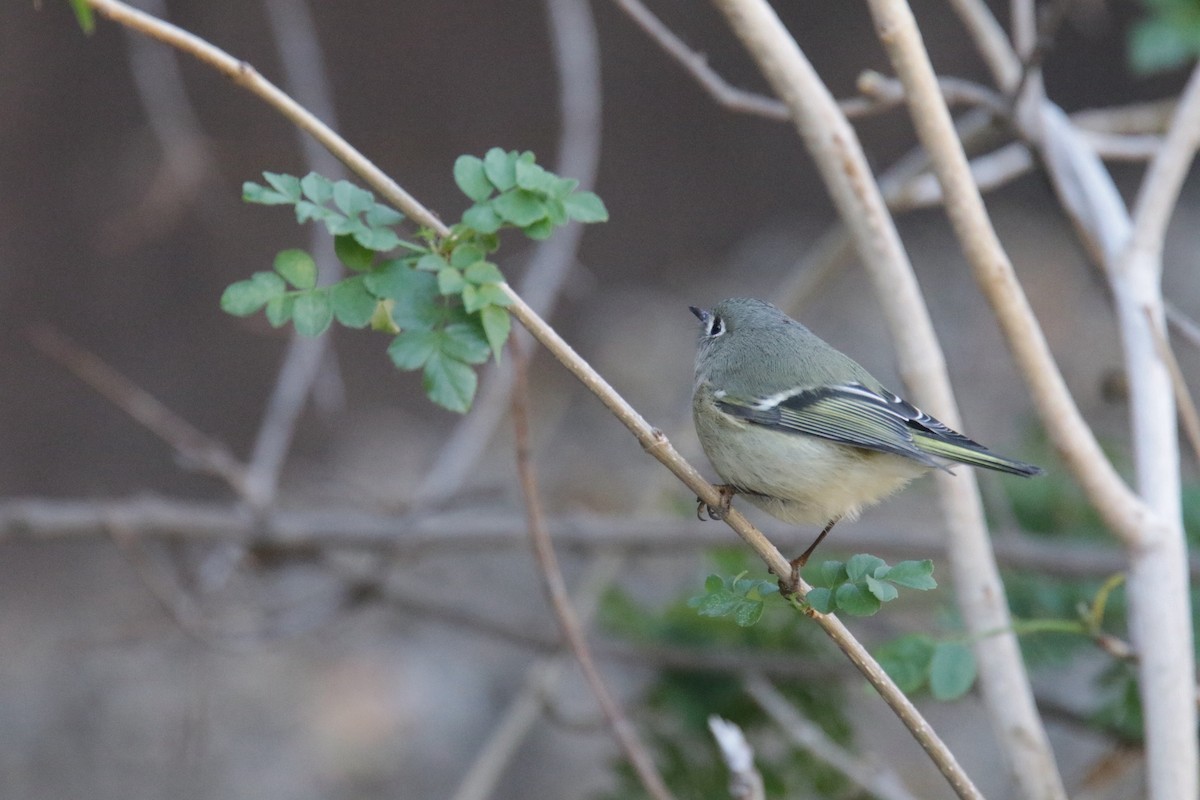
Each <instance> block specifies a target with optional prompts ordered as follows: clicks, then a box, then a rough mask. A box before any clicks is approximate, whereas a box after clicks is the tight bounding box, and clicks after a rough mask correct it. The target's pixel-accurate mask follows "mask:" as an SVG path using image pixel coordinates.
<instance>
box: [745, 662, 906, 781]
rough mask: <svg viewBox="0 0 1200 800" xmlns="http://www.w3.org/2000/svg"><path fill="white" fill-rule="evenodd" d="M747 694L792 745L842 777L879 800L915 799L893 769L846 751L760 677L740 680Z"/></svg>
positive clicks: (747, 677) (749, 676)
mask: <svg viewBox="0 0 1200 800" xmlns="http://www.w3.org/2000/svg"><path fill="white" fill-rule="evenodd" d="M743 687H744V688H745V690H746V693H747V694H749V695H750V697H751V698H752V699H753V700H754V702H755V703H757V704H758V707H759V708H761V709H762V710H763V711H764V712H766V714H767V716H769V717H770V718H771V719H772V720H774V722H775V724H776V725H778V726H779V727H780V728H782V729H783V731H784V733H785V734H787V737H788V738H789V739H791V740H792V744H794V745H796V746H797V747H799V748H801V749H802V750H805V751H807V752H809V753H811V754H812V755H813V756H815V757H816V758H818V759H819V760H821V761H824V762H825V763H826V764H828V765H829V766H831V767H833V768H834V769H836V770H837V771H838V772H840V773H842V774H843V775H845V776H846V777H847V778H849V779H850V781H851V782H853V783H854V784H855V785H856V786H858V787H860V788H861V789H863V790H864V791H866V792H869V793H870V794H871V795H873V796H874V797H877V798H879V800H915V797H914V796H913V794H912V793H911V792H909V791H908V789H907V788H905V786H904V783H903V781H901V780H900V776H898V775H896V773H894V772H893V771H892V770H890V769H887V768H886V767H884V766H882V765H880V764H877V763H874V762H873V761H871V760H868V759H864V758H862V757H860V756H857V755H855V754H854V753H851V752H849V751H847V750H846V749H845V748H843V747H842V746H841V745H839V744H838V743H837V742H835V741H833V740H832V739H831V738H829V735H828V734H826V733H825V731H824V730H822V729H821V726H819V725H817V724H816V723H814V722H812V721H811V720H809V719H807V718H805V717H804V715H802V714H801V713H800V710H799V709H797V708H796V706H795V705H794V704H792V703H791V702H789V701H788V699H787V698H786V697H784V695H783V693H782V692H780V691H779V690H778V689H776V688H775V686H774V685H773V684H772V683H771V682H770V681H769V680H767V679H766V678H765V677H763V676H762V675H761V674H757V673H752V674H750V675H747V676H746V678H745V680H744V681H743Z"/></svg>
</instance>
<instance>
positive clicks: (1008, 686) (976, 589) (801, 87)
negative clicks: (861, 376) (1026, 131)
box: [716, 0, 1065, 798]
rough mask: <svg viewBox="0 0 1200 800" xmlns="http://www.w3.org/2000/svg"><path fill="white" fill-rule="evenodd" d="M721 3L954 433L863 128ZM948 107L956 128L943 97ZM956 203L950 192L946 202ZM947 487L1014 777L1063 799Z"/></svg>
mask: <svg viewBox="0 0 1200 800" xmlns="http://www.w3.org/2000/svg"><path fill="white" fill-rule="evenodd" d="M716 4H717V6H718V8H719V9H720V10H721V11H722V12H724V14H725V15H726V17H727V18H728V20H729V22H730V25H731V27H732V28H733V29H734V31H735V32H736V33H737V35H738V37H739V38H740V39H741V40H742V42H743V44H744V45H745V46H746V48H747V49H748V50H749V51H750V53H751V54H752V55H753V56H754V58H755V59H756V60H757V61H758V64H759V67H760V69H761V70H762V72H763V74H764V75H765V76H766V78H767V80H768V81H769V82H770V84H771V86H772V88H773V89H774V90H775V93H776V94H777V95H778V96H779V97H780V99H782V100H783V101H784V103H786V104H787V105H788V107H789V109H791V112H792V118H793V120H794V123H795V125H796V127H797V129H798V131H799V132H800V134H801V136H802V138H803V139H804V142H805V144H806V146H807V147H808V149H809V151H810V152H811V153H812V156H813V159H814V161H815V162H816V165H817V167H818V169H820V171H821V174H822V177H823V178H824V180H825V184H826V187H827V188H828V190H829V191H830V193H831V195H832V196H833V200H834V203H835V204H836V205H837V207H838V211H839V213H840V216H841V217H842V219H843V220H844V221H845V222H846V224H847V226H848V227H849V229H850V231H851V233H852V235H853V236H854V240H855V244H856V246H857V247H858V251H859V254H860V256H861V257H862V259H863V262H864V264H865V265H866V267H867V270H868V273H869V274H870V276H871V278H872V280H873V282H874V284H875V294H876V296H877V298H878V299H879V301H880V303H881V305H882V307H883V310H884V315H885V317H886V318H887V321H888V325H889V329H890V331H891V333H892V336H893V339H894V341H895V345H896V351H897V356H898V358H899V362H900V367H901V371H902V372H903V374H904V377H905V380H906V382H907V384H908V386H909V391H910V393H911V394H912V395H913V398H914V399H915V400H916V401H917V402H918V404H919V405H921V406H922V407H924V408H926V409H927V410H929V411H930V412H931V413H933V414H935V415H936V416H938V417H940V418H941V419H943V420H945V421H946V422H947V424H948V425H950V426H951V427H959V414H958V409H957V405H956V403H955V401H954V396H953V394H952V391H951V388H950V382H949V377H948V376H947V374H946V368H945V361H944V359H943V356H942V352H941V348H940V346H939V344H938V342H937V338H936V336H935V334H934V332H933V326H932V323H931V322H930V319H929V313H928V309H926V307H925V304H924V300H923V298H922V297H921V293H920V289H919V287H918V286H917V281H916V278H915V275H914V273H913V270H912V265H911V264H910V263H909V261H908V257H907V254H906V253H905V252H904V249H903V245H902V244H901V243H900V237H899V234H898V233H897V232H896V228H895V224H894V223H893V221H892V219H891V216H890V214H889V213H888V211H887V208H886V206H885V204H884V200H883V197H882V194H881V192H880V189H879V186H878V184H877V183H876V182H875V181H874V180H873V178H872V176H871V171H870V168H869V166H868V165H867V161H866V157H865V156H864V154H863V152H862V148H861V146H860V145H859V143H858V139H857V137H856V135H855V134H854V131H853V129H852V128H851V127H850V125H849V123H848V122H847V121H846V119H845V117H844V116H843V115H842V113H841V112H840V111H839V109H838V108H837V104H836V103H835V102H834V100H833V97H832V96H831V95H830V94H829V91H828V89H827V88H826V87H825V86H824V84H823V83H822V82H821V79H820V77H819V76H818V75H817V74H816V71H815V70H814V69H813V67H812V65H811V64H810V63H809V62H808V60H807V59H806V58H805V57H804V54H803V53H802V52H801V51H800V48H799V47H798V46H797V45H796V42H795V39H793V38H792V36H791V35H790V34H789V33H788V32H787V30H786V28H785V27H784V26H783V23H782V22H780V20H779V18H778V17H777V16H776V15H775V13H774V12H773V11H772V10H771V8H770V6H769V5H768V4H767V3H766V2H764V1H763V0H717V3H716ZM935 86H936V81H935ZM937 102H938V104H939V105H940V108H941V111H942V112H943V113H944V114H945V117H946V119H947V120H948V119H949V112H948V111H946V107H945V103H944V102H943V101H942V98H941V94H940V93H938V95H937ZM951 131H953V126H951ZM968 175H969V172H968ZM951 203H952V200H951V199H950V197H949V195H947V204H951ZM936 480H937V484H938V491H939V500H940V503H941V509H942V514H943V518H944V519H945V522H946V526H947V528H948V530H949V532H950V536H949V538H948V540H947V548H948V552H949V555H950V566H951V569H952V571H953V573H954V586H955V591H956V593H957V596H958V603H959V607H960V609H961V610H962V613H963V618H964V621H965V622H966V625H967V627H968V629H969V630H970V631H971V633H972V634H974V635H975V636H974V641H975V645H974V647H975V653H976V658H977V660H978V662H979V664H980V679H981V681H980V682H981V686H982V688H983V693H984V699H985V701H986V702H987V705H988V711H989V717H990V718H991V720H992V723H993V726H994V728H995V730H996V734H997V738H998V740H999V743H1000V745H1001V747H1002V752H1003V753H1004V755H1005V758H1006V761H1007V763H1008V766H1009V769H1010V774H1011V775H1012V776H1013V777H1014V780H1016V781H1017V782H1018V784H1020V785H1021V786H1022V787H1023V791H1024V793H1025V794H1026V795H1027V796H1029V797H1039V798H1041V797H1048V798H1058V797H1064V796H1065V790H1064V789H1063V787H1062V781H1061V778H1060V777H1059V776H1058V771H1057V768H1056V766H1055V763H1054V758H1053V755H1052V753H1051V751H1050V746H1049V742H1048V740H1047V738H1046V733H1045V730H1044V728H1043V727H1042V724H1041V719H1040V718H1039V717H1038V714H1037V710H1036V707H1035V704H1034V700H1033V692H1032V690H1031V689H1030V686H1029V681H1028V676H1027V674H1026V672H1025V666H1024V663H1023V662H1022V660H1021V654H1020V650H1019V648H1018V646H1017V643H1016V638H1015V636H1013V635H1012V634H1011V633H1008V634H1004V635H995V636H984V635H982V634H984V633H985V632H994V631H997V630H1005V631H1007V630H1010V628H1011V618H1010V616H1009V613H1008V606H1007V602H1006V600H1005V594H1004V585H1003V583H1002V582H1001V581H1000V574H999V569H998V568H997V566H996V561H995V556H994V554H993V553H992V550H991V545H990V541H989V538H988V534H987V528H986V523H985V521H984V517H983V507H982V504H981V501H980V498H979V490H978V485H977V484H976V481H975V477H974V475H973V474H972V473H971V472H970V471H964V472H963V474H961V475H959V476H957V477H955V476H948V475H942V474H939V475H938V476H936Z"/></svg>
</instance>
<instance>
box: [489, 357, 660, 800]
mask: <svg viewBox="0 0 1200 800" xmlns="http://www.w3.org/2000/svg"><path fill="white" fill-rule="evenodd" d="M512 350H513V368H514V371H515V373H516V382H515V383H514V385H513V397H512V416H513V428H514V431H515V437H516V443H515V444H516V458H517V474H518V476H519V478H520V481H521V492H522V494H523V495H524V496H525V513H526V517H527V519H528V523H529V539H530V544H531V545H532V546H533V554H534V558H535V560H536V561H537V564H538V572H539V574H540V575H541V577H542V585H543V588H544V589H545V591H546V595H547V597H548V599H549V601H550V606H551V608H552V609H553V610H554V616H555V617H556V618H557V619H558V625H559V628H560V629H561V630H562V634H563V638H564V639H566V641H567V646H568V647H569V648H570V650H571V653H572V654H573V655H574V656H575V660H576V661H578V662H579V668H580V670H582V672H583V676H584V678H585V679H586V680H587V682H588V685H589V686H590V687H591V689H592V694H594V695H595V696H596V702H597V703H598V704H599V706H600V710H601V711H602V712H603V714H604V718H605V719H606V720H607V721H608V726H609V728H610V729H611V731H612V734H613V736H614V737H615V738H616V740H617V744H618V745H619V746H620V748H621V751H622V752H623V753H624V754H625V757H626V758H627V759H628V760H629V764H630V766H632V767H633V770H634V772H635V773H636V774H637V776H638V779H639V780H640V781H641V783H642V786H643V787H644V788H645V789H646V791H647V792H649V793H650V794H651V795H652V796H654V797H656V798H659V800H670V798H671V797H672V795H671V791H670V790H669V789H668V788H667V785H666V783H664V782H663V779H662V776H661V775H660V774H659V773H658V769H657V768H656V767H655V766H654V760H653V759H652V758H651V756H650V753H649V752H648V751H647V750H646V747H645V745H644V744H642V741H641V738H640V737H639V736H638V734H637V730H636V729H635V728H634V727H633V725H632V724H631V723H630V722H629V720H628V719H627V718H626V717H625V713H624V712H623V711H622V710H621V707H620V705H619V704H618V703H617V701H616V699H615V698H614V697H613V696H612V694H611V693H610V692H609V691H608V687H607V686H606V685H605V683H604V679H603V678H602V677H601V675H600V671H599V670H598V669H597V668H596V662H595V661H594V660H593V658H592V653H591V649H590V648H589V647H588V644H587V639H586V637H584V635H583V628H582V626H581V625H580V622H579V616H578V615H577V613H576V612H575V609H574V608H573V606H572V604H571V596H570V594H569V593H568V592H567V584H566V581H565V580H564V579H563V574H562V569H561V568H560V567H559V564H558V556H557V555H555V553H554V543H553V542H552V541H551V540H550V533H549V532H548V531H547V530H546V525H545V520H544V518H543V515H542V505H541V499H540V498H539V495H538V488H537V475H536V471H535V469H534V466H533V453H532V447H531V444H530V441H531V440H530V432H529V385H528V378H527V376H526V364H525V361H524V355H523V353H522V352H521V351H520V348H519V347H518V346H515V345H514V346H513V347H512Z"/></svg>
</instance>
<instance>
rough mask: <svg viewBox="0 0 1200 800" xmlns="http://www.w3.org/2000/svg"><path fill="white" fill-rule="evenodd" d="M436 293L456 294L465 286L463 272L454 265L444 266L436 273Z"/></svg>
mask: <svg viewBox="0 0 1200 800" xmlns="http://www.w3.org/2000/svg"><path fill="white" fill-rule="evenodd" d="M437 282H438V293H439V294H444V295H452V294H458V293H459V292H461V291H462V290H463V287H464V286H466V282H465V281H463V274H462V273H461V272H459V271H458V270H457V269H455V268H454V267H446V268H445V269H443V270H440V271H439V272H438V274H437Z"/></svg>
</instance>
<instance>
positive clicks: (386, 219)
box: [364, 203, 404, 228]
mask: <svg viewBox="0 0 1200 800" xmlns="http://www.w3.org/2000/svg"><path fill="white" fill-rule="evenodd" d="M364 219H366V221H367V224H368V225H370V226H371V227H372V228H390V227H392V226H393V225H399V224H400V223H401V222H403V221H404V215H403V214H401V213H400V212H399V211H397V210H396V209H394V208H391V207H389V206H385V205H383V204H382V203H372V204H371V208H370V210H368V211H367V213H366V215H365V217H364Z"/></svg>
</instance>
